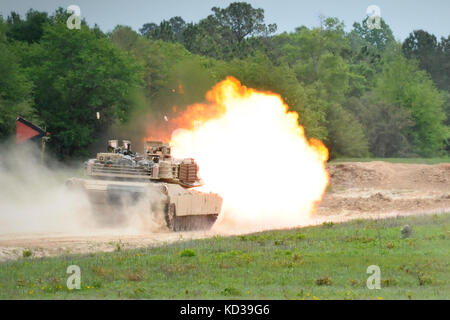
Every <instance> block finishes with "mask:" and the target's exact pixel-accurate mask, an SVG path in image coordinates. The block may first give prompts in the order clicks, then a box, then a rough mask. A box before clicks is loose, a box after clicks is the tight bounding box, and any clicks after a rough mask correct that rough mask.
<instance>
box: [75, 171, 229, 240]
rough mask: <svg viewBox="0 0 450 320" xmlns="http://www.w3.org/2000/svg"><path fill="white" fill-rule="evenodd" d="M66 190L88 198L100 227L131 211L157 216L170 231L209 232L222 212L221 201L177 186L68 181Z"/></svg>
mask: <svg viewBox="0 0 450 320" xmlns="http://www.w3.org/2000/svg"><path fill="white" fill-rule="evenodd" d="M66 184H67V186H68V187H70V188H76V189H80V190H82V191H83V192H84V193H86V194H87V196H88V198H89V201H90V203H91V206H92V211H93V213H94V215H95V217H96V219H97V220H98V222H100V223H102V224H103V225H117V224H120V223H121V222H123V221H124V220H126V218H127V213H128V212H129V211H130V210H131V209H133V211H135V210H140V211H141V212H140V214H147V213H148V214H149V215H158V216H159V217H160V218H162V219H161V221H163V223H164V225H165V227H167V228H169V229H170V230H172V231H184V230H204V229H209V228H211V226H212V225H213V224H214V222H215V221H216V219H217V217H218V215H219V213H220V210H221V208H222V198H221V197H220V196H219V195H218V194H215V193H206V192H200V191H197V190H194V189H190V188H185V187H183V186H181V185H179V184H175V183H167V182H162V181H161V182H153V181H145V182H139V181H117V180H106V179H79V178H71V179H69V180H67V183H66Z"/></svg>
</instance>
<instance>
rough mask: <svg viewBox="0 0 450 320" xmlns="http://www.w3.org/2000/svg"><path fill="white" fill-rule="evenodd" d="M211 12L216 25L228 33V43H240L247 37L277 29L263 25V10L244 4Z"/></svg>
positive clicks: (231, 5)
mask: <svg viewBox="0 0 450 320" xmlns="http://www.w3.org/2000/svg"><path fill="white" fill-rule="evenodd" d="M211 10H212V11H213V12H214V17H215V19H216V20H217V23H218V24H219V25H220V26H221V27H222V28H223V29H224V30H227V31H230V38H229V41H230V43H235V42H237V43H241V42H242V41H243V40H244V39H245V38H246V37H247V36H257V35H267V34H270V33H273V32H275V31H276V29H277V25H276V24H269V25H268V26H266V25H265V24H264V9H261V8H259V9H255V8H253V7H252V6H251V5H250V4H249V3H246V2H233V3H231V4H230V5H229V6H228V7H227V8H225V9H221V8H218V7H213V8H212V9H211Z"/></svg>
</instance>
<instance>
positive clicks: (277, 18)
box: [0, 0, 450, 40]
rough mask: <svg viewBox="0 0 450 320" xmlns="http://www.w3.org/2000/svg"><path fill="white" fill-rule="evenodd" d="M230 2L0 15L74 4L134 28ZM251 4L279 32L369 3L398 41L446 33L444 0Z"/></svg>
mask: <svg viewBox="0 0 450 320" xmlns="http://www.w3.org/2000/svg"><path fill="white" fill-rule="evenodd" d="M231 2H234V1H232V0H123V1H118V0H69V1H65V0H0V13H1V14H2V15H3V17H6V16H7V15H8V14H9V13H10V12H11V11H16V12H18V13H19V14H21V15H24V14H25V13H26V12H27V11H28V10H29V9H30V8H33V9H36V10H39V11H47V12H54V11H55V9H56V8H57V7H63V8H67V7H68V6H69V5H71V4H75V5H78V6H79V7H80V9H81V16H82V17H83V18H85V19H86V20H87V22H88V24H89V25H91V26H92V25H93V24H94V23H97V24H98V25H99V26H100V27H101V29H102V30H103V31H111V30H112V29H113V28H114V26H116V25H117V24H122V25H128V26H131V27H132V28H133V29H134V30H136V31H137V30H139V28H140V27H141V26H142V25H143V24H144V23H147V22H156V23H159V22H160V21H161V20H163V19H169V18H170V17H173V16H181V17H183V19H184V20H186V21H187V22H191V21H193V22H197V21H198V20H199V19H202V18H204V17H206V16H207V15H209V14H210V13H211V8H212V7H213V6H218V7H226V6H228V4H230V3H231ZM247 2H249V3H251V4H252V5H253V7H258V8H263V9H264V10H265V16H266V23H276V24H277V25H278V30H279V31H294V29H295V28H296V27H298V26H301V25H306V26H308V27H313V26H317V25H318V23H319V15H324V16H333V17H338V18H339V19H341V20H343V21H344V23H345V25H346V27H347V30H350V29H351V27H352V24H353V22H355V21H358V22H359V21H361V20H362V19H364V18H365V16H366V9H367V7H368V6H369V5H377V6H378V7H380V9H381V17H382V18H383V19H384V20H385V21H386V22H387V23H388V24H389V25H390V27H391V29H392V31H393V32H394V36H395V37H396V38H397V39H400V40H404V39H405V38H406V37H407V36H408V34H409V33H410V32H411V31H413V30H416V29H424V30H426V31H428V32H430V33H433V34H434V35H436V36H437V37H438V39H439V38H440V37H441V36H445V37H447V36H448V35H449V34H450V0H421V1H417V0H370V1H366V0H247Z"/></svg>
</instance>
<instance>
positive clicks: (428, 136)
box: [374, 48, 450, 156]
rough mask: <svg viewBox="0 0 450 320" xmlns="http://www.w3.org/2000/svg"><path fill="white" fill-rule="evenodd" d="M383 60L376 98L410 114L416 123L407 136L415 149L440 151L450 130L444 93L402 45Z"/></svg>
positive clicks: (423, 152)
mask: <svg viewBox="0 0 450 320" xmlns="http://www.w3.org/2000/svg"><path fill="white" fill-rule="evenodd" d="M383 60H384V63H383V70H382V72H381V73H380V74H379V75H377V79H376V85H375V89H374V93H375V94H376V98H377V99H378V100H380V101H387V102H389V103H391V104H393V105H396V106H399V107H401V108H405V109H406V110H408V111H409V112H410V113H411V118H412V120H413V121H414V125H413V126H412V127H411V128H410V129H409V130H408V131H407V133H406V136H407V138H408V142H409V143H410V144H411V146H412V147H413V149H414V150H413V151H414V152H416V153H417V154H420V155H422V156H432V155H437V154H439V153H440V152H441V151H442V149H443V145H444V143H445V141H446V140H447V139H448V138H449V133H450V132H449V128H448V127H447V126H445V125H444V121H445V118H446V116H445V113H444V110H443V104H444V97H443V95H442V94H441V93H440V92H439V91H438V90H437V89H436V87H435V86H434V84H433V82H432V80H431V79H430V78H429V76H428V74H427V73H426V72H425V71H421V70H419V68H418V66H417V64H416V63H414V61H410V60H407V59H406V58H405V57H403V55H402V54H401V52H400V48H397V49H396V50H395V51H393V52H387V53H386V54H385V56H384V58H383Z"/></svg>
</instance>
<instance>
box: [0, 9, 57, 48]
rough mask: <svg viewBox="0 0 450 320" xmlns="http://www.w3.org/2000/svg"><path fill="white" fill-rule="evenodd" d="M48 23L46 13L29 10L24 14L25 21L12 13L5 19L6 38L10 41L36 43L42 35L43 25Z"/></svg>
mask: <svg viewBox="0 0 450 320" xmlns="http://www.w3.org/2000/svg"><path fill="white" fill-rule="evenodd" d="M49 22H50V20H49V17H48V14H47V12H39V11H36V10H33V9H30V10H28V12H27V14H26V19H25V20H22V19H21V18H20V15H19V14H17V13H16V12H14V11H13V12H11V14H10V16H9V17H8V19H7V24H8V32H7V36H8V38H9V39H10V40H18V41H26V42H28V43H33V42H37V41H39V40H40V39H41V37H42V35H43V32H44V24H45V23H49Z"/></svg>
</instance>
